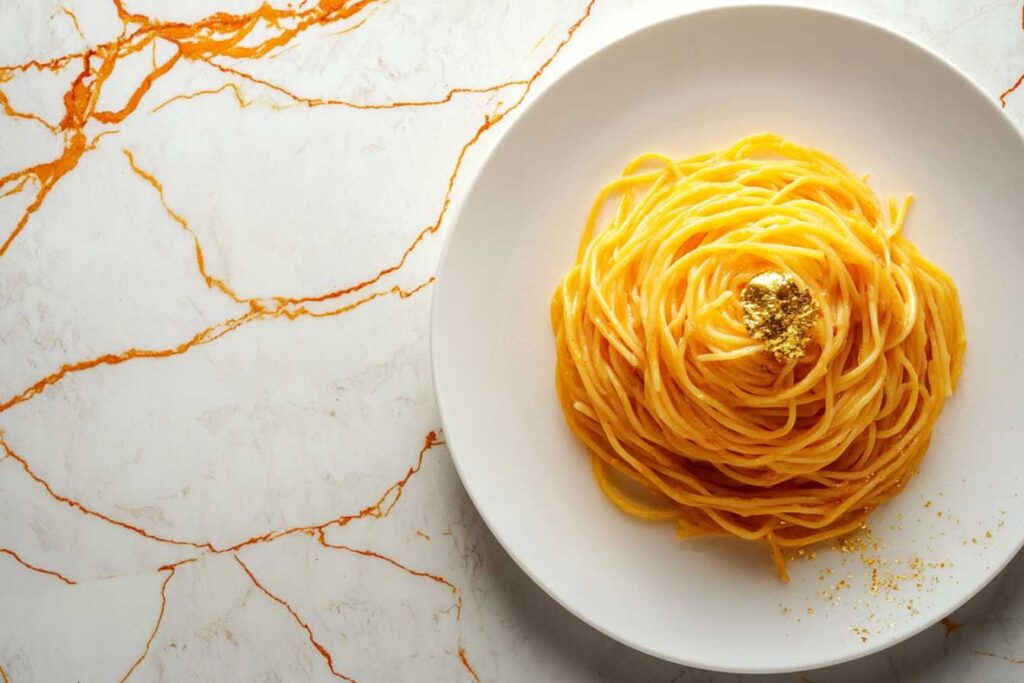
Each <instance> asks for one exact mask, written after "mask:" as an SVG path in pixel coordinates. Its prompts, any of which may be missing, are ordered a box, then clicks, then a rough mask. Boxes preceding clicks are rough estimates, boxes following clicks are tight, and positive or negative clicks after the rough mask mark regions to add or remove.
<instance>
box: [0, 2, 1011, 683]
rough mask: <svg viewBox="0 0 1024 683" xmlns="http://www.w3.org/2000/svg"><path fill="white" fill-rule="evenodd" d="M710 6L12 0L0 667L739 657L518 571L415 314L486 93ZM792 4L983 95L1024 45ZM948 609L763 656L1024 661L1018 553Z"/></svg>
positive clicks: (947, 25)
mask: <svg viewBox="0 0 1024 683" xmlns="http://www.w3.org/2000/svg"><path fill="white" fill-rule="evenodd" d="M714 4H719V3H712V2H698V1H694V2H687V3H679V2H670V1H667V0H596V1H595V2H594V4H593V7H592V11H590V12H589V16H586V15H587V9H588V8H587V0H560V1H559V2H550V0H529V1H525V0H494V1H491V0H486V1H484V0H477V1H473V0H445V1H443V2H411V1H408V0H390V2H386V1H385V0H377V1H373V0H364V1H363V2H356V1H355V0H352V1H350V2H348V3H347V4H346V3H343V2H340V0H339V1H338V2H330V1H329V0H323V1H322V2H321V3H319V4H317V3H314V2H305V1H304V2H294V3H285V2H276V3H275V2H271V3H269V4H268V5H266V6H262V9H261V2H260V1H259V0H209V1H208V2H203V1H201V0H192V1H189V2H175V3H167V2H163V3H161V2H156V1H155V0H122V2H120V3H119V2H117V0H66V1H65V2H63V3H60V2H57V1H54V0H2V2H0V64H2V65H6V66H4V67H3V68H0V93H2V97H0V110H2V111H3V112H4V113H5V114H6V115H4V116H0V195H2V197H0V240H2V246H0V430H2V431H0V438H2V440H0V681H3V682H4V683H6V682H7V681H10V682H11V683H28V682H30V681H45V682H51V681H87V682H91V681H118V680H124V679H126V678H130V679H132V680H140V681H184V680H197V681H235V680H238V681H305V680H333V679H335V678H341V679H343V680H354V681H359V682H360V683H366V682H370V681H474V680H479V681H573V682H575V681H659V682H664V683H669V682H671V681H674V682H677V683H681V682H683V681H693V682H696V681H716V682H717V681H733V680H745V677H740V676H732V675H724V674H722V675H719V674H711V673H707V672H702V671H694V670H689V669H685V668H682V667H679V666H676V665H671V664H668V663H665V662H661V661H658V660H655V659H652V658H649V657H646V656H644V655H641V654H638V653H636V652H633V651H631V650H629V649H627V648H626V647H624V646H621V645H618V644H617V643H615V642H613V641H610V640H608V639H607V638H605V637H604V636H601V635H600V634H598V633H596V632H595V631H593V630H591V629H590V628H589V627H587V626H585V625H584V624H582V623H581V622H579V621H577V620H576V619H575V618H574V617H572V616H571V615H569V614H568V613H566V612H565V611H563V610H562V609H561V608H560V607H558V606H557V605H556V604H555V603H554V602H552V600H550V599H549V598H548V597H547V596H546V595H544V594H543V593H542V592H541V591H540V590H539V589H538V588H536V587H535V586H534V585H533V584H532V583H531V582H530V581H529V579H527V578H526V576H525V575H524V574H523V573H522V572H521V571H520V570H519V569H518V568H517V567H516V566H515V565H514V564H513V563H512V561H511V560H510V559H509V558H508V557H507V556H506V555H505V553H504V552H503V551H502V550H501V549H500V547H499V546H498V544H497V543H496V541H495V540H494V539H493V537H492V536H491V535H490V533H489V532H488V531H487V529H486V528H485V527H484V526H483V524H482V522H481V521H480V519H479V517H478V516H477V514H476V512H475V510H474V509H473V507H472V505H471V504H470V502H469V500H468V499H467V497H466V495H465V493H464V492H463V490H462V487H461V486H460V484H459V482H458V479H457V477H456V475H455V472H454V470H453V468H452V465H451V462H450V460H449V458H448V456H447V452H446V450H445V448H444V446H443V442H442V441H441V439H443V435H441V436H435V435H434V432H435V431H436V430H438V429H439V420H438V415H437V410H436V406H435V403H434V398H433V394H432V386H431V379H430V369H429V349H428V344H427V323H428V310H429V305H430V287H429V285H430V283H431V281H432V273H433V270H434V267H435V264H436V260H437V256H438V252H439V248H440V245H441V243H442V240H443V235H444V232H445V228H446V221H445V219H446V217H447V211H448V207H449V205H450V204H451V205H452V206H457V205H458V202H459V200H460V197H461V196H462V193H464V192H465V189H466V186H467V181H468V179H469V178H470V177H471V176H472V175H473V173H474V172H475V170H476V169H477V167H478V166H479V164H480V162H481V160H482V159H483V158H484V157H485V155H486V153H487V150H488V148H489V147H490V145H491V144H493V141H494V138H495V137H496V136H497V134H498V131H499V130H500V128H501V127H502V126H505V125H507V123H508V121H507V118H510V117H511V116H514V115H515V112H512V114H511V115H510V116H509V117H505V113H506V112H508V111H509V110H510V108H512V107H514V106H515V105H516V103H517V102H518V101H519V100H520V98H521V97H522V96H523V94H524V92H525V91H527V90H530V92H528V93H526V96H527V98H529V97H532V96H534V95H535V91H536V90H537V89H539V88H541V87H542V86H543V84H544V83H546V82H548V81H549V80H550V79H551V77H552V75H553V74H557V73H558V72H560V71H562V70H564V69H565V68H567V67H568V66H570V65H571V64H573V63H575V62H576V61H578V60H579V59H581V58H582V57H584V56H586V55H587V54H588V53H590V52H592V51H593V50H594V49H596V48H597V47H599V46H600V45H602V44H604V43H607V42H608V41H610V40H612V39H613V38H615V37H617V36H619V35H622V34H624V33H627V32H630V31H632V30H634V29H635V28H638V27H640V26H643V25H645V24H648V23H650V22H653V21H655V20H657V19H659V18H662V17H666V16H669V15H672V14H675V13H678V12H680V11H684V10H687V9H696V8H700V7H707V6H712V5H714ZM805 4H813V5H818V6H824V7H831V8H835V9H840V10H844V11H847V12H850V13H854V14H859V15H862V16H865V17H867V18H870V19H873V20H876V21H878V22H881V23H883V24H885V25H887V26H890V27H892V28H894V29H896V30H898V31H901V32H903V33H905V34H907V35H910V36H912V37H913V38H915V39H917V40H919V41H920V42H922V43H924V44H925V45H927V46H929V47H930V48H932V49H934V50H936V51H937V52H939V53H940V54H942V55H944V56H945V57H946V58H948V59H949V60H951V61H952V62H953V63H955V64H957V65H958V66H960V67H961V68H962V69H963V70H965V71H966V72H967V73H968V74H969V75H970V76H972V77H973V78H974V79H976V80H977V82H978V83H979V84H980V85H981V86H982V88H983V89H984V90H985V91H986V92H987V93H989V94H990V95H991V97H992V98H993V99H998V98H999V97H1000V95H1001V94H1002V93H1004V92H1006V91H1007V90H1008V89H1010V88H1011V86H1013V85H1014V83H1015V82H1017V80H1018V78H1020V76H1021V73H1022V72H1024V30H1022V29H1024V18H1022V7H1021V2H1020V0H1014V1H1012V2H988V1H982V0H971V1H966V0H943V1H941V2H939V1H938V0H899V1H896V0H857V1H853V0H846V1H844V0H830V1H828V2H816V3H805ZM335 5H337V7H334V6H335ZM272 7H277V8H278V9H277V10H274V9H271V8H272ZM218 12H220V13H221V14H217V13H218ZM583 17H586V18H585V19H584V20H583V21H582V23H578V22H580V20H581V18H583ZM577 26H578V29H577V28H576V27H577ZM570 35H571V40H568V42H566V39H567V37H569V36H570ZM15 65H24V67H23V68H22V67H20V66H15ZM534 83H536V85H534ZM1004 99H1005V107H1006V111H1007V112H1008V113H1009V114H1010V116H1011V117H1013V119H1014V120H1015V121H1016V122H1017V123H1018V124H1019V125H1024V89H1022V91H1021V92H1014V93H1010V94H1008V95H1006V96H1005V98H1004ZM953 619H954V620H955V622H956V623H957V624H959V625H960V626H961V627H960V628H956V629H955V630H952V631H950V632H948V633H947V629H946V628H944V627H943V626H941V625H940V626H936V627H933V628H931V629H929V630H928V631H926V632H924V633H922V634H920V635H919V636H917V637H915V638H913V639H911V640H909V641H907V642H905V643H903V644H901V645H898V646H896V647H894V648H892V649H890V650H888V651H886V652H883V653H881V654H878V655H875V656H872V657H869V658H866V659H863V660H860V661H856V662H853V663H850V664H847V665H843V666H838V667H834V668H830V669H823V670H819V671H813V672H807V673H805V674H794V675H787V676H777V677H770V678H766V679H764V680H778V681H793V682H794V683H795V682H797V681H814V682H815V683H824V682H831V681H867V680H870V681H929V682H930V681H950V682H952V681H966V680H970V681H1018V680H1024V663H1020V662H1024V560H1022V559H1020V558H1018V560H1017V561H1015V562H1014V563H1012V564H1011V565H1010V567H1009V568H1008V569H1007V570H1006V571H1005V572H1004V573H1003V574H1002V575H1001V576H1000V577H999V578H998V579H997V580H996V581H995V582H994V583H993V584H992V585H991V586H990V587H989V588H988V589H986V590H985V591H984V592H983V593H982V594H981V595H979V596H978V597H976V598H975V599H974V600H972V601H971V602H970V603H969V604H968V605H967V606H965V607H964V608H963V609H961V610H960V611H958V612H957V614H955V615H954V617H953ZM1018 660H1019V661H1018Z"/></svg>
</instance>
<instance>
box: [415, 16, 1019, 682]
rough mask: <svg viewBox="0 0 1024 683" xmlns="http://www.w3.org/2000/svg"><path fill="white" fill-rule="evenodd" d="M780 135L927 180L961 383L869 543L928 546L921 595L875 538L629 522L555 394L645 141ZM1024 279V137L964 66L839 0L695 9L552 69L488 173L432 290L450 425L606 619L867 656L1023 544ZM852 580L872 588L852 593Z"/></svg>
mask: <svg viewBox="0 0 1024 683" xmlns="http://www.w3.org/2000/svg"><path fill="white" fill-rule="evenodd" d="M762 130H771V131H776V132H778V133H781V134H783V135H785V136H787V137H790V138H792V139H794V140H796V141H798V142H800V143H802V144H806V145H811V146H814V147H818V148H820V149H823V150H825V151H827V152H829V153H831V154H833V155H835V156H837V157H838V158H839V159H841V160H842V161H844V162H846V163H847V164H848V165H849V166H850V167H851V168H852V169H854V170H855V171H857V172H870V173H871V178H872V185H873V186H874V188H875V190H876V191H877V192H878V193H879V194H880V195H881V196H882V197H887V196H889V195H898V196H902V195H903V194H905V193H907V192H911V191H912V192H913V193H914V194H915V195H916V197H917V203H916V204H915V206H914V208H913V209H912V213H911V216H910V220H909V229H908V234H909V235H910V236H911V238H912V239H913V240H914V241H916V242H917V243H918V245H919V246H920V247H921V249H922V250H923V252H924V253H925V254H926V255H927V256H929V257H931V258H932V259H933V260H935V261H936V262H937V263H938V264H940V265H941V266H942V267H943V268H945V269H946V270H947V271H948V272H949V273H950V274H951V275H952V276H953V278H954V279H955V280H956V282H957V283H958V285H959V287H960V292H961V297H962V300H963V305H964V310H965V316H966V324H967V335H968V352H967V356H966V360H965V367H966V370H965V373H964V376H963V379H962V382H961V386H960V391H959V392H958V393H957V395H956V396H955V397H954V398H953V399H952V400H951V402H950V403H948V404H947V407H946V411H945V413H944V414H943V415H942V418H941V419H940V422H939V427H938V430H937V432H936V434H935V438H934V440H933V444H932V448H931V452H930V453H929V454H928V456H927V457H926V458H925V461H924V464H923V466H922V469H921V473H920V475H919V476H918V477H917V478H915V479H914V481H913V482H912V483H911V485H910V486H909V487H908V489H907V490H906V491H905V492H904V493H903V494H902V495H901V496H900V497H899V498H897V499H896V500H895V501H893V502H892V503H890V504H889V505H886V506H885V507H884V508H883V509H881V510H879V511H878V512H877V513H876V514H875V515H873V516H872V518H871V526H872V528H873V529H874V530H875V536H876V538H877V539H878V542H879V546H878V548H877V549H871V548H869V550H868V556H869V561H870V558H877V559H879V560H883V559H884V560H885V561H886V562H887V563H888V564H886V565H876V566H875V568H876V569H881V571H882V574H881V576H882V577H883V578H885V577H886V576H890V575H897V576H899V575H912V574H914V573H915V571H916V570H915V569H909V570H907V569H900V567H907V566H908V565H909V564H911V563H913V560H914V558H919V560H920V561H921V563H922V565H923V566H921V567H920V572H921V575H920V576H918V577H916V578H904V579H894V582H895V583H896V584H897V585H898V586H899V588H900V590H899V591H890V590H889V589H887V588H885V587H882V588H881V589H880V590H879V591H878V592H877V594H873V593H872V591H871V576H870V574H871V567H869V566H868V563H865V562H863V561H861V560H860V559H859V558H858V554H857V553H850V554H843V553H840V552H838V551H834V550H827V549H826V550H822V551H819V552H818V554H817V557H816V558H815V559H813V560H810V561H797V562H793V563H791V571H792V574H793V580H792V582H791V583H790V584H788V585H787V584H783V583H782V582H780V581H779V580H778V578H776V576H775V574H774V572H773V571H772V568H771V564H770V561H769V559H768V557H767V554H766V552H765V551H764V549H763V548H762V547H760V546H754V545H751V544H745V543H743V542H738V541H730V540H727V539H722V540H714V541H700V540H698V541H686V542H683V541H678V540H676V539H675V536H674V530H673V528H672V526H671V525H659V524H647V523H643V522H639V521H636V520H634V519H631V518H629V517H627V516H626V515H624V514H622V513H620V512H619V511H618V510H617V509H615V508H614V507H613V506H612V505H611V504H610V503H608V502H607V501H606V500H605V498H604V497H603V496H602V494H601V493H600V492H599V490H598V488H597V486H596V485H595V483H594V481H593V478H592V476H591V473H590V466H589V461H588V458H587V457H586V455H585V453H584V450H583V448H582V447H581V446H580V445H579V444H578V443H577V442H576V441H575V439H574V438H573V436H572V435H571V434H570V433H569V430H568V429H567V428H566V426H565V424H564V422H563V419H562V414H561V411H560V409H559V405H558V402H557V400H556V398H555V391H554V386H553V370H554V345H553V340H552V335H551V330H550V324H549V322H548V302H549V299H550V297H551V294H552V292H553V290H554V288H555V285H556V284H557V282H558V281H559V279H560V278H561V276H562V274H563V272H564V271H565V270H566V269H567V268H568V267H569V266H570V264H571V262H572V259H573V253H574V250H575V248H576V244H577V241H578V239H579V236H580V230H581V228H582V226H583V220H584V216H585V214H586V211H587V209H588V208H589V206H590V203H591V200H592V199H593V197H594V195H595V193H596V191H597V190H598V188H600V187H601V185H602V184H603V183H604V182H606V181H607V180H609V179H611V178H614V177H616V176H617V175H618V174H619V172H620V170H621V169H622V167H623V165H624V164H625V162H626V161H628V160H629V159H630V158H632V157H633V156H634V155H636V154H637V153H639V152H642V151H659V152H664V153H666V154H669V155H674V156H677V157H679V156H689V155H692V154H695V153H699V152H704V151H707V150H712V149H716V148H719V147H722V146H725V145H727V144H729V143H731V142H732V141H734V140H735V139H737V138H739V137H741V136H743V135H746V134H748V133H751V132H754V131H762ZM1022 278H1024V140H1022V138H1021V136H1020V134H1019V133H1018V131H1017V130H1016V129H1015V128H1014V126H1013V125H1012V124H1011V123H1010V122H1009V121H1008V119H1006V118H1005V117H1004V116H1003V115H1002V114H1001V112H1000V111H999V110H998V109H997V107H996V106H995V105H994V104H993V103H992V102H991V101H990V100H989V99H988V98H987V97H986V96H985V95H984V94H983V93H982V92H981V91H980V90H979V89H978V88H977V87H976V86H975V85H974V84H973V83H972V82H971V81H970V80H969V79H968V78H967V77H965V76H964V75H963V74H962V73H961V72H959V71H958V70H957V69H956V68H954V67H952V66H950V65H949V64H947V63H946V62H944V61H943V60H942V59H940V58H939V57H937V56H935V55H934V54H932V53H931V52H929V51H927V50H926V49H924V48H922V47H920V46H918V45H916V44H914V43H912V42H910V41H909V40H907V39H905V38H903V37H901V36H898V35H896V34H894V33H891V32H889V31H887V30H885V29H882V28H879V27H877V26H873V25H871V24H868V23H865V22H862V21H860V20H857V19H852V18H849V17H844V16H840V15H836V14H831V13H826V12H821V11H817V10H810V9H799V8H792V7H788V8H787V7H763V6H762V7H746V8H735V7H734V8H727V9H718V10H711V11H706V12H700V13H697V14H691V15H688V16H682V17H678V18H675V19H672V20H669V21H666V22H664V23H661V24H658V25H655V26H651V27H649V28H646V29H644V30H642V31H639V32H638V33H635V34H633V35H631V36H629V37H627V38H625V39H623V40H621V41H619V42H617V43H615V44H613V45H611V46H609V47H607V48H605V49H603V50H601V51H600V52H598V53H597V54H595V55H593V56H591V57H590V58H588V59H587V60H586V61H584V62H583V63H582V64H580V65H579V66H577V67H575V68H574V69H572V70H571V71H570V72H569V73H567V74H566V75H565V76H564V77H562V78H561V79H560V80H558V81H557V82H555V83H554V84H553V85H551V86H550V87H549V88H548V89H547V91H546V92H545V93H544V94H543V95H542V96H541V97H539V98H538V99H536V100H535V101H534V102H533V104H532V105H531V106H530V107H529V109H528V111H526V112H525V113H524V114H523V115H522V116H521V117H520V118H519V119H518V120H517V121H516V122H515V124H514V125H513V126H512V127H511V128H510V129H509V130H508V131H507V133H506V134H505V136H504V138H503V139H502V140H501V142H500V143H499V144H498V146H497V147H496V149H495V150H494V152H493V154H492V156H491V157H490V159H489V160H488V161H487V163H486V164H485V166H484V168H483V170H482V171H481V172H480V174H479V176H478V178H477V179H476V181H475V184H474V185H473V187H472V189H471V191H470V192H469V195H468V197H467V199H466V201H465V203H464V206H463V207H462V211H461V213H460V215H459V217H458V219H457V222H456V224H455V225H454V227H453V229H452V232H451V234H450V235H449V237H448V242H447V244H446V247H445V252H444V255H443V257H442V259H441V265H440V270H439V278H438V283H437V288H436V291H435V293H434V310H433V326H432V345H433V360H434V374H435V383H436V389H437V395H438V402H439V404H440V408H441V415H442V419H443V423H444V428H445V436H446V439H447V440H448V443H449V444H450V447H451V451H452V457H453V458H454V460H455V464H456V466H457V467H458V470H459V474H460V476H461V477H462V481H463V483H464V484H465V486H466V489H467V490H468V491H469V494H470V496H471V497H472V499H473V501H474V503H475V504H476V506H477V508H478V510H479V511H480V514H481V516H482V517H483V518H484V520H485V521H486V522H487V524H488V526H489V527H490V528H491V530H492V531H493V532H494V535H495V536H497V538H498V540H499V541H500V542H501V543H502V545H503V546H504V547H505V549H506V550H507V551H508V552H509V554H510V555H511V556H512V557H513V558H514V559H515V560H516V562H518V563H519V565H520V566H521V567H522V568H523V570H525V571H526V572H527V573H528V574H529V575H530V576H531V577H532V578H533V580H534V581H536V582H537V583H538V584H539V585H540V586H541V587H542V588H543V589H544V590H546V591H547V592H548V593H549V594H550V595H551V596H552V597H554V598H555V599H556V600H558V601H559V602H560V603H561V604H562V605H564V606H565V607H566V608H567V609H569V610H570V611H572V612H573V613H574V614H576V615H577V616H579V617H580V618H581V619H583V620H585V621H586V622H587V623H589V624H591V625H592V626H594V627H595V628H598V629H600V630H601V631H603V632H604V633H606V634H608V635H610V636H612V637H614V638H616V639H618V640H620V641H622V642H623V643H626V644H628V645H631V646H633V647H635V648H637V649H639V650H642V651H644V652H648V653H650V654H653V655H657V656H659V657H662V658H665V659H669V660H673V661H676V662H680V663H683V664H689V665H693V666H698V667H703V668H708V669H718V670H725V671H734V672H773V671H791V670H799V669H808V668H813V667H818V666H824V665H827V664H833V663H837V662H840V661H844V660H847V659H852V658H855V657H859V656H862V655H865V654H868V653H870V652H873V651H876V650H879V649H881V648H883V647H885V646H887V645H891V644H892V643H894V642H896V641H898V640H901V639H903V638H906V637H907V636H910V635H912V634H914V633H916V632H917V631H920V630H921V629H923V628H924V627H926V626H928V625H929V624H932V623H934V622H935V621H936V620H938V619H940V618H941V617H943V616H945V615H946V614H948V613H949V612H951V611H952V610H953V609H955V608H956V607H957V606H959V605H960V604H961V603H963V602H964V601H966V600H967V599H968V598H969V597H970V596H971V595H973V594H974V593H975V592H976V591H978V590H979V589H980V588H981V587H982V586H983V585H984V584H985V583H986V582H987V581H989V580H990V579H991V578H992V577H993V576H994V575H995V574H996V573H997V572H998V571H999V569H1000V568H1001V567H1003V566H1004V565H1005V564H1006V563H1007V562H1008V561H1009V560H1010V558H1011V557H1012V556H1013V555H1014V553H1016V551H1017V550H1018V548H1019V547H1020V546H1021V543H1022V540H1024V499H1022V498H1021V497H1019V496H1018V491H1020V490H1021V488H1022V487H1024V484H1022V481H1021V478H1022V475H1024V422H1021V421H1019V417H1020V415H1021V409H1022V406H1024V301H1022V297H1024V287H1022V286H1021V282H1022ZM1015 424H1017V425H1019V426H1017V427H1015V426H1014V425H1015ZM928 501H931V504H930V505H928V507H925V506H926V504H927V503H928ZM939 512H941V513H942V516H939V514H938V513H939ZM986 532H989V533H990V535H991V537H989V536H987V535H986ZM972 539H973V540H972ZM883 544H884V546H883ZM897 560H899V561H900V564H896V561H897ZM941 563H945V564H944V565H942V564H941ZM828 568H831V569H833V571H834V573H833V574H831V575H829V574H828V573H827V571H826V570H827V569H828ZM823 573H824V575H825V579H824V580H819V576H820V575H822V574H823ZM839 579H846V580H847V581H848V582H849V583H850V584H851V585H850V587H849V588H841V589H839V590H835V589H834V584H835V583H836V582H837V581H838V580H839ZM825 591H827V592H829V593H833V594H836V595H838V596H839V597H840V600H838V601H836V600H835V597H834V595H833V597H831V598H828V597H826V596H825V595H823V593H824V592H825ZM911 601H912V602H911ZM835 603H837V604H835ZM809 609H810V610H813V614H811V613H809V611H808V610H809ZM857 629H864V630H863V631H859V630H857ZM861 636H864V637H865V638H866V642H863V641H862V639H861Z"/></svg>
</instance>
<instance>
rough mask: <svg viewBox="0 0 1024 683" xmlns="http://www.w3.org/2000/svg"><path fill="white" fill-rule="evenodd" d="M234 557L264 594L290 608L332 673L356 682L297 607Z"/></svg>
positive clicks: (342, 678) (350, 681) (353, 682)
mask: <svg viewBox="0 0 1024 683" xmlns="http://www.w3.org/2000/svg"><path fill="white" fill-rule="evenodd" d="M234 557H235V562H237V563H238V565H239V566H240V567H241V568H242V571H244V572H245V573H246V575H247V576H248V577H249V579H250V580H251V581H252V583H253V585H254V586H256V588H258V589H260V591H262V592H263V594H264V595H266V596H267V597H268V598H270V599H271V600H273V601H274V602H276V603H277V604H279V605H281V606H282V607H284V608H285V609H286V610H288V613H289V614H291V615H292V619H294V620H295V623H297V624H298V625H299V626H300V627H302V630H303V631H305V632H306V637H307V638H309V642H310V643H312V644H313V647H314V648H316V651H317V652H319V653H320V656H321V657H323V658H324V661H325V662H326V663H327V668H328V669H330V671H331V673H332V674H334V675H335V676H336V677H338V678H340V679H341V680H343V681H349V683H356V680H355V679H354V678H350V677H348V676H346V675H345V674H343V673H341V672H340V671H338V670H337V669H335V668H334V658H333V657H331V653H330V652H329V651H328V650H327V648H325V647H324V646H323V645H321V644H320V642H319V641H318V640H317V639H316V636H314V635H313V629H311V628H310V627H309V624H307V623H306V621H305V620H304V619H303V618H302V617H300V616H299V613H298V612H296V611H295V609H294V608H293V607H292V606H291V605H289V604H288V603H287V602H286V601H285V600H284V599H282V598H279V597H278V596H277V595H274V594H273V593H271V592H270V591H269V590H268V589H267V588H266V587H265V586H264V585H263V584H262V583H260V581H259V579H257V578H256V576H255V575H254V574H253V573H252V571H251V570H250V569H249V567H247V566H246V564H245V563H244V562H242V560H241V558H240V557H238V555H235V556H234Z"/></svg>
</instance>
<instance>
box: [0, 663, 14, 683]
mask: <svg viewBox="0 0 1024 683" xmlns="http://www.w3.org/2000/svg"><path fill="white" fill-rule="evenodd" d="M0 683H11V679H9V678H8V677H7V672H6V671H4V668H3V667H2V666H0Z"/></svg>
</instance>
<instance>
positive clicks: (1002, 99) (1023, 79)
mask: <svg viewBox="0 0 1024 683" xmlns="http://www.w3.org/2000/svg"><path fill="white" fill-rule="evenodd" d="M1020 28H1021V30H1022V31H1024V5H1021V8H1020ZM1022 84H1024V74H1021V75H1020V78H1018V79H1017V82H1016V83H1014V84H1013V85H1011V86H1010V87H1009V88H1007V89H1006V90H1004V91H1003V92H1002V93H1000V94H999V104H1001V105H1002V106H1003V109H1005V108H1006V98H1007V97H1009V96H1010V94H1011V93H1013V92H1014V91H1015V90H1017V88H1019V87H1020V86H1021V85H1022Z"/></svg>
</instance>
